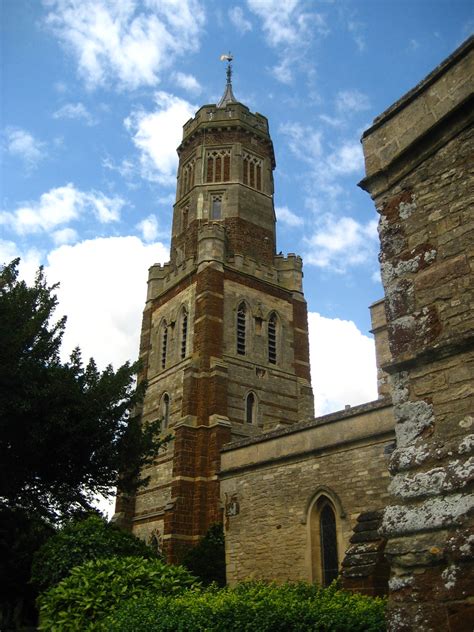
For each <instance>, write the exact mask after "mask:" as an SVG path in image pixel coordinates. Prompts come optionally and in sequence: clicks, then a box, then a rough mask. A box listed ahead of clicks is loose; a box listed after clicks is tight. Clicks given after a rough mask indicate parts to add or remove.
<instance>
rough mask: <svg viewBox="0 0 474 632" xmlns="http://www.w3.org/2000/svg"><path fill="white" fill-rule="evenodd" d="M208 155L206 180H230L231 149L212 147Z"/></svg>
mask: <svg viewBox="0 0 474 632" xmlns="http://www.w3.org/2000/svg"><path fill="white" fill-rule="evenodd" d="M206 157H207V161H206V182H229V180H230V149H210V150H209V151H208V152H207V154H206Z"/></svg>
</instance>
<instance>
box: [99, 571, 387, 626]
mask: <svg viewBox="0 0 474 632" xmlns="http://www.w3.org/2000/svg"><path fill="white" fill-rule="evenodd" d="M101 629H103V630H104V631H107V632H142V631H143V632H144V631H146V632H204V631H205V632H246V631H247V632H257V631H258V632H309V631H316V630H317V631H318V632H382V631H384V630H385V602H384V600H382V599H379V598H375V599H374V598H371V597H365V596H363V595H357V594H352V593H347V592H344V591H342V590H339V589H338V588H337V586H336V585H333V586H331V587H329V588H319V587H317V586H313V585H310V584H303V583H301V584H284V585H282V586H277V585H276V584H266V583H263V582H255V583H247V584H241V585H239V586H237V587H236V588H234V589H231V588H226V589H216V588H211V589H208V590H206V591H187V592H185V593H183V594H181V595H178V596H176V597H166V596H161V597H154V596H152V595H150V594H147V595H145V596H143V597H141V598H139V599H137V600H133V601H128V602H126V603H124V604H122V605H121V606H120V607H119V608H118V610H116V611H115V612H114V613H112V614H111V615H110V616H109V617H108V618H107V619H106V620H104V621H103V623H102V628H101Z"/></svg>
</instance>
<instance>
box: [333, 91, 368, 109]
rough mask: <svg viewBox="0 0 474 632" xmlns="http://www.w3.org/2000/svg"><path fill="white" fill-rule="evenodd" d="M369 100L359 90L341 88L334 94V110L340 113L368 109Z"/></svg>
mask: <svg viewBox="0 0 474 632" xmlns="http://www.w3.org/2000/svg"><path fill="white" fill-rule="evenodd" d="M370 107H371V106H370V100H369V97H368V96H367V95H366V94H363V93H362V92H359V90H341V91H340V92H338V93H337V96H336V110H337V111H338V112H340V113H344V114H348V113H351V112H363V111H364V110H370Z"/></svg>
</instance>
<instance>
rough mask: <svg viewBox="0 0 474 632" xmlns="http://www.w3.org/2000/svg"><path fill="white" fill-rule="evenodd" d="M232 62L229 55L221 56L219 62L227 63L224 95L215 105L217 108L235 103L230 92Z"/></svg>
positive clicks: (231, 57)
mask: <svg viewBox="0 0 474 632" xmlns="http://www.w3.org/2000/svg"><path fill="white" fill-rule="evenodd" d="M232 60H233V56H232V55H231V54H230V53H228V54H227V55H221V61H226V62H227V69H226V74H227V83H226V86H225V90H224V94H223V95H222V98H221V100H220V101H219V103H218V104H217V107H218V108H225V107H227V106H228V105H229V103H237V99H236V98H235V96H234V93H233V92H232Z"/></svg>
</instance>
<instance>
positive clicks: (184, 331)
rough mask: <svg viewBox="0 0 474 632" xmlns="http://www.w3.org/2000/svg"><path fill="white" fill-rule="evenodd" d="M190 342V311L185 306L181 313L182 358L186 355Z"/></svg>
mask: <svg viewBox="0 0 474 632" xmlns="http://www.w3.org/2000/svg"><path fill="white" fill-rule="evenodd" d="M187 343H188V312H187V311H186V309H185V308H183V311H182V313H181V360H184V358H185V357H186V350H187Z"/></svg>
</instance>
